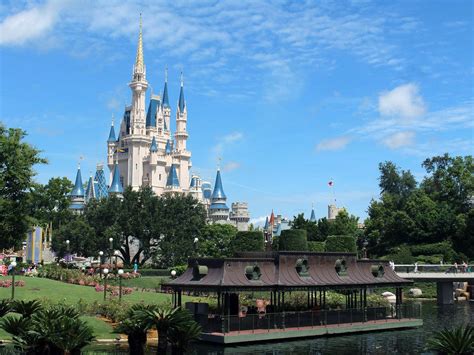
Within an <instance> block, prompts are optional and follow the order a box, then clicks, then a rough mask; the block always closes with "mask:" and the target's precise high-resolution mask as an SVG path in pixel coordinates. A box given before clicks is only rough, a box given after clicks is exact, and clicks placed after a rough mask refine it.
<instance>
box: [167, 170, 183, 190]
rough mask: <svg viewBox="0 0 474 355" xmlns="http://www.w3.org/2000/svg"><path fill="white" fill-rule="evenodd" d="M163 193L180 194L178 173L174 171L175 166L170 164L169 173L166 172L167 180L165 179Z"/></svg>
mask: <svg viewBox="0 0 474 355" xmlns="http://www.w3.org/2000/svg"><path fill="white" fill-rule="evenodd" d="M165 192H181V187H180V185H179V177H178V172H177V170H176V164H174V163H172V164H171V166H170V171H169V172H168V178H167V179H166V187H165Z"/></svg>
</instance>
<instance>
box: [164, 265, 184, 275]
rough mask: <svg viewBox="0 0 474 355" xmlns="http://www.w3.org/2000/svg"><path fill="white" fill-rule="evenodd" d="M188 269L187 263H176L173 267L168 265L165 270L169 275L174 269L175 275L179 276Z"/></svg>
mask: <svg viewBox="0 0 474 355" xmlns="http://www.w3.org/2000/svg"><path fill="white" fill-rule="evenodd" d="M187 269H188V265H187V264H184V265H176V266H173V267H170V268H169V269H168V270H167V271H168V274H167V276H170V275H171V271H173V270H174V271H176V277H178V276H181V275H182V274H184V272H185V271H186V270H187Z"/></svg>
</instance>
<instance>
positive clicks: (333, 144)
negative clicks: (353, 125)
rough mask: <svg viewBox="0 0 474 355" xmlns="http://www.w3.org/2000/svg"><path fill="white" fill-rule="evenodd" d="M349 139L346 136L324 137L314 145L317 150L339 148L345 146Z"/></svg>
mask: <svg viewBox="0 0 474 355" xmlns="http://www.w3.org/2000/svg"><path fill="white" fill-rule="evenodd" d="M350 141H351V138H349V137H348V136H342V137H336V138H331V139H324V140H322V141H321V142H319V143H318V145H317V146H316V150H317V151H324V150H341V149H344V148H345V147H346V145H348V144H349V143H350Z"/></svg>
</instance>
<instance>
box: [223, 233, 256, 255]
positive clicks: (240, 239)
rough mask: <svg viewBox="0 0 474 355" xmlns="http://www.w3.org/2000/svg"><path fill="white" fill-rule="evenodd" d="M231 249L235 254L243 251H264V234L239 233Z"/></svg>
mask: <svg viewBox="0 0 474 355" xmlns="http://www.w3.org/2000/svg"><path fill="white" fill-rule="evenodd" d="M229 248H230V250H231V251H232V253H233V254H235V253H237V252H242V251H263V232H261V231H239V232H237V234H236V235H235V237H234V238H233V239H232V240H231V241H230V245H229Z"/></svg>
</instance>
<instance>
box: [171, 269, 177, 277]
mask: <svg viewBox="0 0 474 355" xmlns="http://www.w3.org/2000/svg"><path fill="white" fill-rule="evenodd" d="M175 277H176V270H171V278H172V279H174V278H175Z"/></svg>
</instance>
